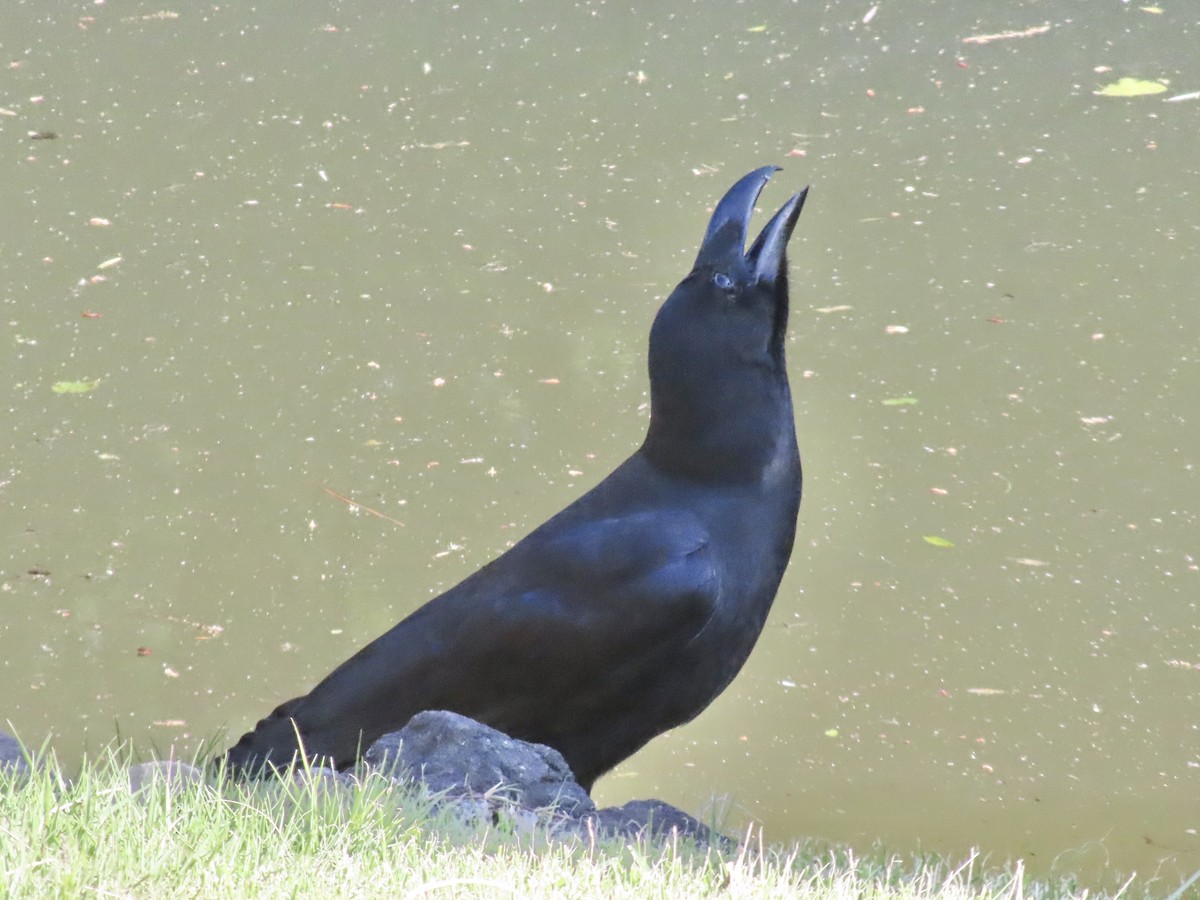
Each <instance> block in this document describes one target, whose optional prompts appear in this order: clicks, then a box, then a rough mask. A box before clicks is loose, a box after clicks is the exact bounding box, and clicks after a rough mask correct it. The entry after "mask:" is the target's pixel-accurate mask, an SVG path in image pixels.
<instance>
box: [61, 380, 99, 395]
mask: <svg viewBox="0 0 1200 900" xmlns="http://www.w3.org/2000/svg"><path fill="white" fill-rule="evenodd" d="M99 383H100V379H99V378H97V379H96V380H95V381H56V382H54V384H52V385H50V390H52V391H54V393H56V394H86V393H87V392H88V391H94V390H95V389H96V385H98V384H99Z"/></svg>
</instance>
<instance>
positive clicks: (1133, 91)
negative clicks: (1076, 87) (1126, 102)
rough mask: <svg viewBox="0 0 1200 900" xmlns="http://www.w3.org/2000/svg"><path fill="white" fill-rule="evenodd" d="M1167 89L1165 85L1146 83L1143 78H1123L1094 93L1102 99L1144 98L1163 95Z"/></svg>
mask: <svg viewBox="0 0 1200 900" xmlns="http://www.w3.org/2000/svg"><path fill="white" fill-rule="evenodd" d="M1166 89H1167V86H1166V85H1165V84H1161V83H1159V82H1157V81H1146V80H1145V79H1142V78H1122V79H1120V80H1119V81H1114V82H1113V83H1112V84H1106V85H1105V86H1104V87H1102V88H1100V90H1098V91H1094V92H1093V93H1095V94H1097V95H1098V96H1101V97H1144V96H1146V95H1147V94H1161V93H1163V92H1164V91H1165V90H1166Z"/></svg>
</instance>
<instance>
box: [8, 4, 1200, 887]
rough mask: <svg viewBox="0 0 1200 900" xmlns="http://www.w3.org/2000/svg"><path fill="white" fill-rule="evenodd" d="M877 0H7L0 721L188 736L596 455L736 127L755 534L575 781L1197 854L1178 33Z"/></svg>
mask: <svg viewBox="0 0 1200 900" xmlns="http://www.w3.org/2000/svg"><path fill="white" fill-rule="evenodd" d="M955 6H957V8H955ZM972 7H973V9H974V11H973V12H968V11H967V9H969V8H972ZM871 9H872V4H870V3H865V4H862V5H853V4H828V5H827V6H825V7H821V8H817V7H816V6H814V5H809V4H802V3H783V2H778V3H766V2H746V3H743V4H739V5H728V4H726V5H719V4H684V3H664V4H660V5H657V6H638V7H631V6H627V5H622V4H613V3H602V2H594V3H585V2H580V3H575V4H556V3H545V2H543V3H513V2H497V3H491V4H486V5H485V4H445V3H411V4H400V3H385V2H374V3H368V2H345V3H333V4H320V5H316V4H303V5H301V4H294V3H286V2H281V0H266V2H259V3H255V4H248V3H241V2H233V3H228V4H221V5H219V6H211V5H204V6H200V5H194V6H193V5H191V4H180V5H167V6H163V5H156V4H152V3H136V2H131V3H118V2H113V0H110V2H108V3H99V4H75V3H65V2H43V0H38V2H16V0H10V2H8V3H7V4H6V5H5V6H4V9H3V11H2V12H0V51H2V54H0V61H2V62H3V63H4V64H5V66H6V68H5V69H4V71H3V81H2V88H0V111H2V112H0V153H2V154H3V156H2V159H0V163H2V165H3V172H4V175H3V179H2V183H0V323H2V327H3V355H2V356H0V373H2V374H3V378H2V379H0V389H2V390H3V392H4V393H3V399H2V401H0V403H2V405H3V409H4V412H5V415H4V417H3V419H2V420H0V422H2V424H0V677H2V683H3V685H4V694H5V697H6V700H5V703H4V708H3V709H2V710H0V721H3V720H4V719H7V720H8V722H9V723H10V727H9V729H8V730H10V731H14V732H15V733H17V734H19V735H21V736H22V737H23V738H24V739H25V740H27V741H29V742H30V743H40V742H41V741H42V740H43V739H45V738H47V737H49V738H50V739H51V742H52V744H53V745H54V746H55V747H56V748H57V749H58V751H59V753H60V754H62V755H63V756H64V757H67V758H71V757H72V756H76V757H77V756H78V754H79V753H80V752H82V751H83V750H84V749H95V748H98V747H100V746H102V745H103V744H104V743H105V742H106V741H108V740H109V739H111V738H112V737H113V735H114V734H115V733H116V732H117V731H118V729H119V731H120V733H121V735H123V736H125V737H127V738H129V739H131V740H132V741H133V742H134V743H135V744H136V745H137V746H138V747H140V748H143V749H144V750H146V751H150V750H151V749H153V748H157V749H158V750H159V751H162V752H165V751H166V749H167V748H169V747H171V746H174V747H175V748H177V752H181V753H187V752H191V751H194V750H195V748H197V747H198V746H199V745H200V742H201V741H202V740H204V739H205V738H210V737H211V736H212V735H213V734H215V733H216V732H217V731H218V730H219V729H221V728H227V729H228V730H229V731H230V732H232V734H233V735H235V736H236V734H238V733H240V732H241V731H242V730H244V729H245V728H246V727H248V726H249V725H250V724H251V723H252V722H253V721H254V720H255V719H256V718H258V717H259V716H261V715H262V714H263V713H265V712H266V711H267V710H268V709H269V708H270V707H272V706H273V705H274V704H275V703H276V702H278V701H279V700H281V699H284V698H285V697H289V696H292V695H294V694H297V693H300V692H302V691H304V690H306V689H307V688H308V687H309V686H311V684H312V683H313V682H314V681H315V680H316V679H317V678H319V677H320V676H322V675H323V674H325V673H326V672H327V671H328V670H329V669H330V668H332V667H333V665H335V664H336V663H337V662H339V661H341V660H342V659H343V658H345V657H346V656H347V655H349V654H350V653H351V652H352V651H353V650H354V649H355V648H357V647H358V646H360V645H361V644H362V643H364V642H365V641H367V640H369V639H370V638H372V637H374V636H375V635H377V634H378V633H380V632H382V631H383V630H385V629H386V628H387V627H389V626H390V625H391V624H392V623H393V622H395V621H397V620H398V619H399V618H401V617H402V616H403V615H405V614H406V613H407V612H409V611H411V610H412V609H414V608H415V607H416V606H417V605H419V604H420V603H422V602H423V601H425V600H426V599H428V598H430V597H432V596H434V595H435V594H437V593H438V592H440V591H441V590H443V589H445V588H447V587H449V586H451V585H453V584H454V583H455V582H457V581H458V580H459V579H460V578H462V577H463V576H464V575H466V574H468V573H469V572H471V571H473V570H474V569H475V568H477V567H478V566H480V565H482V564H483V563H484V562H486V561H487V560H488V559H490V558H492V557H493V556H495V555H496V554H497V553H499V552H500V551H502V550H503V549H504V548H505V547H506V546H508V545H509V544H510V543H512V542H513V541H514V540H516V539H517V538H519V537H520V536H521V535H523V534H524V533H525V532H526V531H527V530H528V529H530V528H532V527H533V526H535V525H537V524H538V523H539V522H541V521H542V520H543V519H544V518H545V517H547V516H548V515H550V514H552V513H553V512H555V511H557V510H558V509H559V508H561V507H562V506H563V505H565V504H566V503H568V502H569V501H570V500H572V499H573V498H574V497H576V496H578V495H579V494H580V493H581V492H582V491H584V490H585V489H586V488H588V487H590V486H591V485H592V484H594V483H595V482H597V481H598V480H599V479H600V478H602V477H603V476H604V475H605V474H606V473H607V472H608V471H610V470H611V469H612V468H613V467H614V466H615V465H616V464H617V463H619V462H620V461H621V460H622V459H624V457H625V456H626V455H628V454H629V453H630V452H631V451H632V450H633V449H635V448H636V447H637V445H638V443H639V442H640V440H641V436H642V433H643V430H644V428H645V424H646V420H647V402H648V395H647V389H646V379H645V372H644V369H645V342H646V336H647V332H648V328H649V324H650V322H651V320H652V318H653V315H654V312H655V310H656V309H657V306H658V304H659V303H660V302H661V300H662V298H663V297H665V295H666V294H667V292H668V291H669V290H670V289H671V287H673V285H674V283H675V281H677V280H678V279H679V278H680V277H682V276H683V275H684V274H685V272H686V270H687V268H688V267H689V265H690V263H691V260H692V258H693V256H694V253H695V249H696V247H697V245H698V242H699V239H700V237H701V235H702V233H703V229H704V225H705V222H706V217H707V214H708V211H709V210H710V208H711V205H712V203H713V202H714V201H715V200H716V199H717V197H719V196H720V194H721V193H722V192H723V191H724V189H725V188H726V187H727V186H728V185H729V184H730V183H732V181H733V180H734V179H735V178H736V177H738V176H740V175H741V174H743V173H744V172H746V171H748V170H750V169H751V168H754V167H757V166H759V165H764V164H768V163H776V164H780V165H783V166H784V171H783V172H781V173H780V174H779V175H777V176H776V178H775V179H774V181H773V183H772V184H771V186H770V187H769V188H768V193H767V195H766V196H765V197H764V201H763V203H764V207H769V208H770V209H774V208H775V207H776V206H777V205H778V204H779V203H781V202H782V201H783V200H784V199H785V198H786V197H787V196H788V195H790V194H791V193H792V192H793V191H795V190H797V189H799V188H800V187H801V186H803V185H805V184H811V185H812V194H811V196H810V198H809V203H808V205H807V207H806V209H805V213H804V216H803V217H802V219H801V223H800V227H799V229H798V232H797V237H796V239H795V240H794V241H793V244H792V260H793V264H792V284H793V289H792V294H793V300H792V333H791V338H790V342H789V354H790V364H791V373H792V385H793V392H794V394H795V398H796V418H797V425H798V431H799V434H800V442H801V449H802V453H803V455H804V459H805V475H806V481H805V499H804V503H803V507H802V509H801V519H800V530H799V537H798V540H797V547H796V552H795V554H794V557H793V561H792V566H791V569H790V570H789V573H788V575H787V577H786V579H785V581H784V584H783V586H782V588H781V591H780V594H779V597H778V599H777V601H776V606H775V610H774V612H773V614H772V618H771V620H770V622H769V624H768V629H767V631H766V633H765V634H764V636H763V638H762V640H761V642H760V644H759V646H758V648H757V649H756V651H755V653H754V655H753V656H752V657H751V660H750V663H749V664H748V666H747V668H746V670H745V671H744V672H743V674H742V675H741V676H740V677H739V679H738V680H737V681H736V682H735V683H734V685H733V686H732V687H731V688H730V689H729V691H728V692H727V693H726V694H725V695H724V696H722V697H721V698H720V699H719V700H718V701H717V702H716V703H715V704H714V705H713V706H712V707H711V708H710V709H709V710H708V711H707V712H706V713H705V714H703V715H702V716H701V717H700V718H699V719H698V720H696V721H695V722H694V723H692V724H690V725H688V726H687V727H684V728H681V729H678V730H677V731H675V732H673V733H671V734H670V735H667V736H664V737H662V738H660V739H658V740H657V741H655V742H654V743H653V744H652V745H651V746H649V747H648V748H647V749H646V750H644V751H643V752H641V753H640V754H638V755H637V756H635V757H634V758H632V759H631V760H629V761H628V762H627V763H626V764H625V765H623V766H622V767H621V768H619V769H618V770H617V771H615V772H614V773H613V774H611V775H610V776H608V777H607V778H605V779H603V780H602V781H601V782H600V784H599V786H598V791H597V795H598V796H597V799H598V800H600V801H601V802H614V803H616V802H623V801H625V800H627V799H629V798H631V797H645V796H657V797H662V798H663V799H666V800H669V801H671V802H674V803H677V804H679V805H681V806H683V807H685V808H688V809H690V810H693V811H696V812H702V811H703V810H704V809H705V808H706V807H707V806H708V805H709V804H710V802H711V798H712V797H713V795H714V794H719V795H722V796H724V797H727V798H728V801H729V803H731V804H732V812H731V814H730V818H729V827H730V830H737V829H739V828H741V827H743V825H744V823H746V822H748V821H757V822H761V823H763V824H764V826H765V828H766V834H767V838H768V840H776V841H786V840H788V839H789V838H792V837H796V836H801V835H811V836H818V837H823V838H828V839H830V840H837V841H850V842H854V843H856V844H858V845H860V846H862V845H865V844H866V843H868V842H870V841H873V840H882V841H885V842H886V843H887V844H888V845H889V846H891V847H894V848H896V849H909V848H916V847H923V848H929V849H939V850H945V851H948V852H961V851H963V850H965V849H966V848H969V847H971V846H980V847H982V848H984V849H986V850H990V851H991V852H992V853H993V854H994V855H996V856H999V857H1003V856H1009V855H1021V856H1023V857H1024V858H1025V859H1026V860H1027V862H1028V864H1029V866H1030V868H1031V869H1032V870H1034V871H1040V872H1045V871H1064V870H1065V871H1069V870H1081V871H1083V872H1084V874H1085V876H1086V877H1088V878H1090V879H1093V880H1095V881H1102V880H1104V878H1105V877H1106V876H1105V874H1104V867H1105V866H1106V865H1107V866H1112V867H1115V868H1117V869H1121V870H1137V871H1138V872H1139V873H1141V874H1142V875H1143V876H1146V877H1154V876H1156V875H1157V876H1158V877H1159V878H1160V879H1161V881H1160V882H1158V883H1159V884H1162V885H1166V886H1170V885H1171V884H1173V883H1175V882H1176V881H1177V876H1178V873H1181V872H1182V873H1190V872H1192V871H1194V870H1195V869H1196V868H1200V834H1198V831H1197V830H1198V829H1200V612H1198V608H1197V599H1198V597H1200V559H1198V557H1200V530H1198V529H1197V521H1196V519H1197V513H1198V512H1200V475H1198V473H1197V463H1198V461H1200V460H1198V457H1200V450H1198V449H1197V448H1198V447H1200V423H1198V419H1197V415H1196V414H1195V407H1194V406H1193V405H1192V404H1193V403H1194V394H1193V392H1194V391H1196V390H1197V389H1198V388H1200V351H1198V349H1197V335H1198V325H1200V312H1198V311H1197V307H1196V297H1195V290H1196V285H1197V284H1198V283H1200V264H1198V262H1197V255H1196V252H1195V249H1194V248H1195V246H1196V243H1197V238H1198V237H1200V199H1198V197H1197V188H1198V186H1200V164H1198V162H1197V159H1198V157H1197V154H1196V138H1195V135H1196V133H1197V131H1198V125H1200V100H1197V99H1181V100H1178V101H1173V100H1171V98H1172V97H1175V96H1178V95H1181V94H1182V95H1186V94H1188V93H1189V92H1193V91H1196V90H1198V89H1200V67H1198V66H1197V63H1196V59H1197V57H1196V54H1195V52H1194V50H1195V43H1196V39H1197V36H1198V34H1200V21H1198V20H1197V16H1196V11H1195V10H1194V9H1193V8H1192V7H1191V6H1190V5H1188V4H1185V3H1169V4H1164V5H1163V6H1162V11H1161V12H1160V13H1154V12H1150V11H1147V10H1146V9H1142V8H1138V7H1136V6H1134V5H1133V4H1116V3H1113V4H1097V3H1084V2H1069V0H1048V2H1036V3H1035V2H1032V0H1030V2H1014V3H1011V4H1007V5H1005V6H1004V7H1003V8H1000V7H996V8H994V9H993V8H990V7H989V8H988V9H987V10H984V9H983V7H980V6H973V5H969V4H957V5H950V4H945V3H939V2H935V0H922V2H913V3H908V4H903V5H901V4H887V3H884V4H879V5H878V8H877V9H876V10H875V13H874V14H873V15H870V16H868V13H869V11H870V10H871ZM864 18H869V21H867V22H864V21H863V19H864ZM1044 24H1049V25H1050V26H1051V27H1050V28H1049V29H1048V30H1046V31H1044V32H1041V33H1034V34H1025V35H1024V36H1019V37H1007V38H1003V39H997V40H992V41H987V42H984V43H967V42H964V40H963V39H964V38H968V37H972V36H980V35H989V34H999V33H1002V32H1005V31H1015V32H1025V31H1026V30H1027V29H1032V28H1038V27H1040V26H1042V25H1044ZM1124 76H1131V77H1139V78H1145V79H1159V78H1161V79H1165V80H1167V81H1169V86H1168V90H1167V91H1166V92H1164V93H1160V94H1157V95H1152V96H1145V97H1137V98H1131V99H1118V98H1109V97H1103V96H1097V95H1096V94H1095V93H1094V91H1096V90H1098V89H1100V88H1101V87H1102V86H1103V85H1105V84H1107V83H1110V82H1112V81H1115V80H1116V79H1117V78H1119V77H1124ZM31 132H33V133H37V134H38V135H39V136H40V137H39V139H37V140H34V139H32V138H31V137H30V133H31ZM45 132H53V133H54V134H55V135H56V137H55V138H53V139H51V138H49V137H46V136H44V134H43V133H45ZM104 222H107V223H108V224H104ZM113 260H117V261H116V262H113ZM85 314H86V315H85ZM96 380H98V383H97V384H96V385H95V387H94V389H92V390H90V391H89V392H86V393H80V394H72V393H56V392H55V391H54V390H53V386H54V385H55V384H58V383H76V382H85V383H89V384H90V383H91V382H94V381H96ZM1189 397H1193V399H1191V400H1189V399H1188V398H1189ZM901 398H909V399H911V400H913V401H916V402H915V403H911V402H910V403H903V404H888V403H886V402H885V401H895V400H899V399H901ZM326 489H328V490H329V491H332V492H334V493H333V494H331V493H328V492H327V491H326ZM335 494H336V495H340V497H342V498H349V499H351V500H353V501H355V502H357V503H358V504H361V507H352V506H349V505H347V503H346V502H344V501H343V500H342V499H339V498H338V496H335ZM368 507H369V508H370V509H371V510H374V511H376V512H378V513H381V514H382V515H383V516H386V517H387V518H383V517H381V516H376V515H371V514H370V513H368V512H366V511H365V510H366V508H368ZM393 520H394V521H393ZM396 522H400V523H403V524H402V525H399V524H396ZM931 537H932V538H938V539H941V541H943V542H950V543H952V544H953V546H952V547H946V546H935V545H934V544H933V543H930V542H929V541H928V540H926V539H927V538H931Z"/></svg>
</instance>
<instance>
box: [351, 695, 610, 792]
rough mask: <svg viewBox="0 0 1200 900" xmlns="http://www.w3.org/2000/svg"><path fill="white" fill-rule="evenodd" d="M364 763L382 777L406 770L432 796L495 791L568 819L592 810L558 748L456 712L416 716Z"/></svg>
mask: <svg viewBox="0 0 1200 900" xmlns="http://www.w3.org/2000/svg"><path fill="white" fill-rule="evenodd" d="M364 761H365V763H366V764H367V766H368V767H370V768H373V769H377V770H380V771H383V772H385V773H395V774H399V773H400V772H406V773H408V774H409V775H410V776H411V777H414V778H418V779H420V780H421V781H424V782H425V783H426V784H427V785H428V786H429V788H430V789H431V790H432V791H434V792H441V791H445V792H447V793H448V794H450V795H459V794H462V793H463V792H464V791H466V792H474V793H479V794H483V793H491V792H495V791H496V790H497V789H499V791H500V793H501V794H502V795H504V796H506V797H507V798H509V799H511V800H513V801H515V802H517V803H519V804H520V805H522V806H525V807H528V808H530V809H542V808H546V807H554V808H555V809H556V811H557V812H559V813H562V814H565V815H568V816H581V815H586V814H588V813H591V812H594V811H595V809H596V805H595V804H594V803H592V798H591V797H589V796H588V794H587V791H585V790H584V789H583V788H582V787H580V786H579V784H578V783H577V782H576V781H575V776H574V775H573V774H572V773H571V769H570V768H569V767H568V766H567V763H566V760H564V759H563V757H562V754H561V753H559V752H558V751H557V750H555V749H554V748H552V747H547V746H544V745H543V744H530V743H526V742H525V741H518V740H516V739H514V738H510V737H509V736H508V735H506V734H503V733H502V732H499V731H497V730H496V729H494V728H489V727H488V726H487V725H482V724H480V723H479V722H476V721H475V720H474V719H468V718H467V717H466V716H460V715H458V714H457V713H452V712H444V711H434V712H423V713H418V714H417V715H415V716H413V717H412V719H411V720H410V721H409V723H408V724H407V725H405V726H404V728H402V729H401V730H400V731H398V732H394V733H392V734H387V735H384V736H383V737H381V738H380V739H379V740H378V741H376V742H375V743H374V744H372V745H371V746H370V748H369V749H368V750H367V752H366V755H365V756H364Z"/></svg>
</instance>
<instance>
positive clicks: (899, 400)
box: [880, 397, 919, 406]
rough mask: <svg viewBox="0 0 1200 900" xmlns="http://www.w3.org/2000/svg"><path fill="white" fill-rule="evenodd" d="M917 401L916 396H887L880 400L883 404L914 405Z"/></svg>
mask: <svg viewBox="0 0 1200 900" xmlns="http://www.w3.org/2000/svg"><path fill="white" fill-rule="evenodd" d="M918 402H919V401H918V400H917V398H916V397H888V399H886V400H881V401H880V403H882V404H883V405H884V406H916V405H917V403H918Z"/></svg>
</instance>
